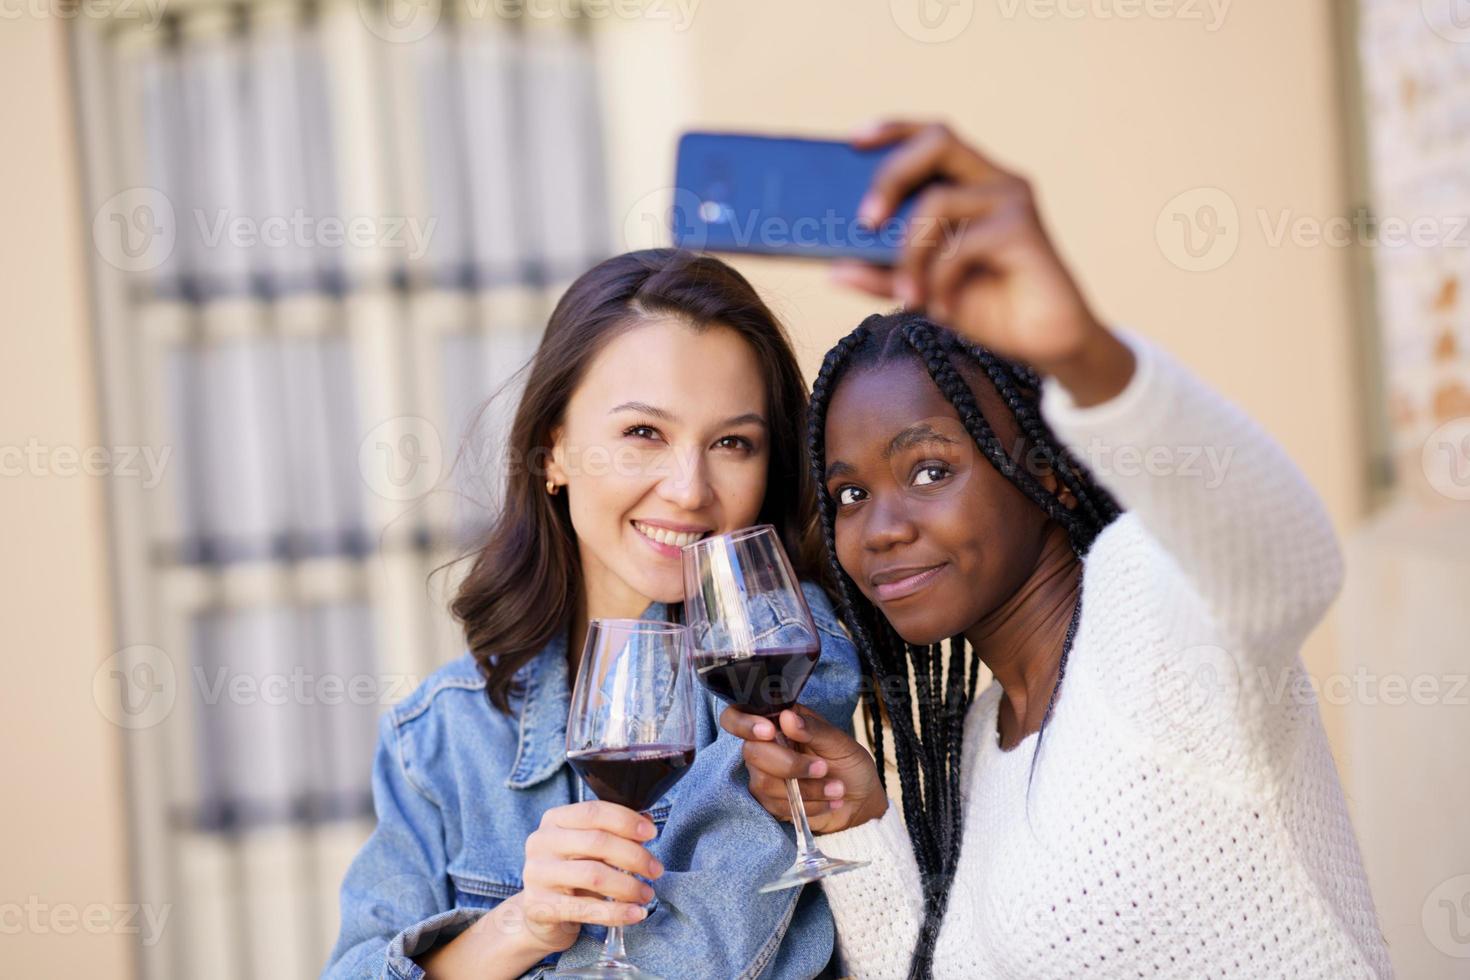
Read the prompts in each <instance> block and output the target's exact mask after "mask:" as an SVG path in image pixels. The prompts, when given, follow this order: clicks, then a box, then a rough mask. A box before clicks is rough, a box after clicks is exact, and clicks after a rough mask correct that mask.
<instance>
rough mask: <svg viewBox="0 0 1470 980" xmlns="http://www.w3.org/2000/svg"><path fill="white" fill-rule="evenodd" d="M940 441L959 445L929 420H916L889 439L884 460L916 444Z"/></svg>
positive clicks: (946, 444)
mask: <svg viewBox="0 0 1470 980" xmlns="http://www.w3.org/2000/svg"><path fill="white" fill-rule="evenodd" d="M936 442H937V443H940V444H942V445H945V446H957V445H959V443H958V442H956V441H955V440H953V439H951V438H950V437H949V436H947V435H945V434H944V433H942V432H939V431H937V430H935V428H934V426H932V425H930V424H929V423H928V422H916V423H915V424H913V425H911V426H909V427H908V428H907V429H904V430H903V431H902V432H900V433H899V434H898V435H896V436H894V437H893V438H892V439H890V440H889V441H888V448H886V449H884V450H883V461H884V462H887V461H888V460H890V459H892V458H893V456H894V454H896V453H899V452H902V451H903V450H905V449H912V448H913V447H915V446H925V445H929V444H930V443H936Z"/></svg>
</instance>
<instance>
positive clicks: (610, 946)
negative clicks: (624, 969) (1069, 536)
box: [602, 926, 628, 963]
mask: <svg viewBox="0 0 1470 980" xmlns="http://www.w3.org/2000/svg"><path fill="white" fill-rule="evenodd" d="M627 959H628V951H627V950H625V949H624V948H623V927H622V926H608V927H607V939H605V940H603V943H602V960H603V962H604V963H623V962H625V961H626V960H627Z"/></svg>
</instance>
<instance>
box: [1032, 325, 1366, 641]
mask: <svg viewBox="0 0 1470 980" xmlns="http://www.w3.org/2000/svg"><path fill="white" fill-rule="evenodd" d="M1123 339H1124V341H1125V342H1126V343H1127V346H1128V347H1129V348H1130V349H1131V351H1132V353H1133V361H1134V368H1133V371H1132V373H1131V376H1130V377H1129V379H1128V381H1127V383H1126V385H1125V387H1124V388H1123V390H1122V391H1120V392H1118V393H1117V394H1115V395H1114V396H1113V397H1111V398H1109V399H1108V400H1106V401H1103V402H1101V403H1099V404H1094V405H1091V406H1087V407H1084V406H1082V405H1079V404H1078V400H1077V398H1076V397H1075V396H1074V395H1073V393H1072V391H1070V390H1069V388H1068V386H1067V384H1066V383H1065V381H1064V379H1063V377H1062V376H1060V375H1053V376H1051V377H1049V378H1047V380H1046V381H1045V382H1044V384H1043V392H1044V394H1043V398H1042V414H1043V415H1044V416H1045V418H1046V420H1047V422H1048V423H1049V424H1050V425H1051V427H1052V429H1053V430H1054V431H1055V432H1056V434H1057V436H1058V437H1059V438H1060V439H1061V440H1062V441H1063V442H1064V443H1065V444H1066V445H1067V447H1068V448H1069V449H1071V450H1072V452H1073V453H1074V454H1075V455H1076V456H1077V457H1078V459H1079V460H1080V461H1081V462H1083V463H1085V464H1086V465H1087V466H1088V467H1089V468H1091V470H1092V471H1093V474H1094V476H1096V477H1097V479H1098V481H1099V482H1100V483H1102V484H1103V486H1105V487H1107V489H1108V490H1110V491H1111V492H1112V493H1113V495H1114V496H1115V497H1116V498H1117V499H1118V501H1119V503H1121V504H1122V505H1123V507H1124V508H1126V509H1127V510H1128V511H1130V512H1131V513H1133V514H1134V515H1135V516H1136V517H1137V519H1138V521H1139V522H1140V523H1141V524H1142V525H1143V526H1144V528H1145V529H1146V530H1147V531H1148V533H1149V534H1150V536H1152V537H1153V538H1154V539H1155V540H1156V541H1158V543H1159V544H1160V545H1161V546H1162V547H1163V549H1164V550H1165V551H1166V552H1168V554H1169V555H1170V556H1171V557H1172V558H1173V559H1174V561H1175V563H1176V564H1177V565H1178V567H1179V570H1180V571H1181V572H1182V573H1183V574H1184V576H1185V577H1186V578H1187V579H1188V580H1189V581H1190V583H1191V585H1192V586H1193V589H1194V591H1195V592H1196V593H1197V594H1198V595H1199V596H1200V597H1201V599H1202V600H1203V601H1204V603H1205V605H1206V606H1207V607H1208V609H1209V611H1210V613H1211V616H1212V618H1213V619H1214V621H1215V624H1216V625H1217V627H1218V628H1219V629H1220V630H1221V631H1222V633H1223V634H1224V635H1225V639H1227V640H1229V641H1231V643H1230V645H1231V646H1232V647H1238V648H1239V649H1242V650H1248V651H1254V652H1255V654H1256V655H1257V656H1271V655H1274V653H1275V652H1287V653H1294V652H1295V651H1296V650H1297V648H1298V647H1299V646H1300V644H1301V641H1302V639H1303V638H1304V636H1305V634H1306V633H1307V632H1308V631H1309V630H1310V629H1311V628H1312V627H1313V626H1314V625H1315V624H1316V623H1317V621H1318V620H1319V619H1321V617H1322V614H1323V613H1324V612H1325V610H1326V608H1327V606H1328V605H1329V604H1330V603H1331V601H1332V599H1333V598H1334V597H1335V596H1336V595H1337V592H1338V590H1339V588H1340V587H1341V584H1342V575H1343V569H1342V558H1341V553H1340V551H1339V549H1338V545H1337V539H1336V537H1335V535H1334V533H1333V530H1332V523H1331V521H1330V520H1329V519H1328V517H1327V514H1326V511H1325V510H1324V509H1323V507H1322V504H1321V501H1320V500H1319V499H1318V497H1317V495H1316V493H1314V492H1313V490H1312V488H1311V486H1310V485H1308V483H1307V481H1306V479H1305V477H1303V476H1302V474H1301V472H1300V470H1298V469H1297V467H1296V465H1295V464H1294V463H1292V461H1291V459H1290V458H1289V457H1288V456H1287V455H1286V453H1285V452H1284V451H1282V449H1281V447H1280V446H1278V445H1277V444H1276V442H1275V441H1274V440H1273V439H1272V438H1271V437H1270V436H1269V435H1267V434H1266V433H1265V431H1264V430H1262V429H1261V427H1260V426H1259V425H1257V424H1256V423H1255V422H1253V421H1252V420H1251V419H1250V418H1248V417H1247V416H1246V415H1245V414H1244V413H1243V412H1241V411H1240V410H1239V409H1238V408H1236V407H1235V406H1234V405H1232V404H1231V403H1230V402H1228V401H1227V400H1225V399H1224V398H1222V397H1221V396H1220V395H1218V394H1217V393H1215V392H1214V391H1213V390H1211V389H1210V388H1208V387H1207V386H1205V385H1204V384H1203V383H1202V382H1200V381H1199V380H1198V379H1196V378H1195V377H1194V376H1193V375H1192V374H1191V373H1190V372H1189V371H1187V370H1186V369H1185V368H1184V367H1183V366H1182V365H1180V364H1179V363H1177V362H1176V361H1175V360H1174V359H1173V358H1171V357H1170V356H1169V355H1167V354H1166V353H1164V352H1163V351H1162V350H1160V349H1159V348H1157V347H1155V346H1153V345H1152V344H1150V343H1148V342H1147V341H1144V340H1142V339H1141V338H1138V337H1134V336H1131V335H1124V337H1123Z"/></svg>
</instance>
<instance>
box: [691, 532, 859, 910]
mask: <svg viewBox="0 0 1470 980" xmlns="http://www.w3.org/2000/svg"><path fill="white" fill-rule="evenodd" d="M684 619H685V623H686V624H687V625H688V628H689V642H690V645H691V647H692V652H693V662H694V672H695V674H696V675H697V676H698V677H699V679H700V680H701V681H702V682H703V683H704V684H705V686H706V687H708V688H709V689H710V690H711V691H713V692H714V693H715V694H716V695H717V696H718V697H720V698H722V699H724V700H726V701H729V702H730V703H731V704H733V705H735V706H736V707H738V708H739V709H740V710H742V711H745V712H747V713H750V714H757V715H764V716H766V717H770V718H774V717H775V716H776V715H779V714H780V713H781V712H782V711H783V710H785V709H787V708H790V707H792V706H794V705H795V704H796V703H797V700H798V699H799V698H800V697H801V692H802V690H803V688H804V687H805V686H806V682H807V680H808V679H809V678H810V677H811V675H812V671H813V670H814V669H815V668H816V666H817V661H818V658H819V656H820V652H821V638H820V636H819V635H818V633H817V628H816V624H815V623H814V622H813V620H812V613H811V609H810V608H809V607H808V606H807V601H806V595H805V594H804V593H803V592H802V589H801V583H800V582H799V581H798V580H797V578H796V574H795V572H793V571H792V568H791V562H790V559H788V558H787V556H786V550H785V549H784V548H783V547H782V546H781V539H780V536H779V535H778V534H777V533H776V529H775V528H774V527H772V526H771V525H769V524H760V525H756V526H755V527H749V528H742V529H741V530H739V531H732V532H731V533H729V534H723V535H718V536H715V537H709V538H704V539H702V540H700V541H696V542H694V543H693V544H689V545H685V546H684ZM776 740H777V741H778V742H780V743H781V744H783V745H786V746H787V747H788V748H790V747H791V746H790V743H789V742H787V741H786V739H785V737H784V736H782V735H781V734H780V726H779V725H778V726H777V735H776ZM786 793H787V797H788V799H789V801H790V803H791V812H792V822H793V823H794V824H795V826H796V848H797V853H796V862H795V863H794V864H793V865H792V866H791V867H790V868H789V869H787V870H786V871H785V872H784V873H783V874H782V875H781V876H780V877H778V878H777V879H776V880H774V881H771V882H768V883H766V884H765V885H762V886H761V888H760V889H759V890H760V891H762V892H769V891H777V890H779V889H782V888H795V887H799V886H801V885H804V884H806V883H808V882H812V881H817V880H820V879H822V878H826V877H828V876H830V875H834V874H841V873H842V872H844V871H851V870H854V869H856V868H860V867H862V866H863V865H864V864H865V863H866V862H860V861H841V860H837V859H835V858H830V857H827V856H826V855H825V854H823V853H822V852H821V851H820V850H819V849H818V848H817V846H816V842H815V841H814V840H813V838H812V833H811V827H810V826H809V824H808V823H807V819H806V807H805V804H804V803H803V802H802V800H801V791H800V789H799V787H798V785H797V782H796V780H794V779H793V780H788V781H787V784H786Z"/></svg>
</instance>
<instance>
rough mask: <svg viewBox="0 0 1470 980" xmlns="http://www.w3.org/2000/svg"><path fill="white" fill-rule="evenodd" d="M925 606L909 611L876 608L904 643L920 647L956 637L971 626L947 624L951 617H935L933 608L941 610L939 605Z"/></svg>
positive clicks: (954, 623) (959, 623) (956, 623)
mask: <svg viewBox="0 0 1470 980" xmlns="http://www.w3.org/2000/svg"><path fill="white" fill-rule="evenodd" d="M927 605H928V608H924V607H923V606H920V605H915V606H914V608H913V609H910V610H888V609H884V608H883V607H882V606H878V613H879V615H881V616H883V617H884V618H885V619H887V620H888V622H889V623H890V624H891V625H892V626H893V628H894V630H896V631H897V632H898V635H899V636H900V637H901V638H902V639H903V641H904V642H905V643H910V644H913V645H914V646H920V647H921V646H929V645H930V644H933V643H939V642H941V641H943V640H948V639H949V638H951V637H953V636H958V635H959V634H961V633H963V632H964V631H965V630H966V629H967V628H969V626H970V625H971V624H970V623H968V622H966V623H961V622H949V621H948V620H950V619H952V618H953V617H940V616H938V615H936V614H935V608H936V607H939V608H942V606H940V604H939V603H929V604H927Z"/></svg>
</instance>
